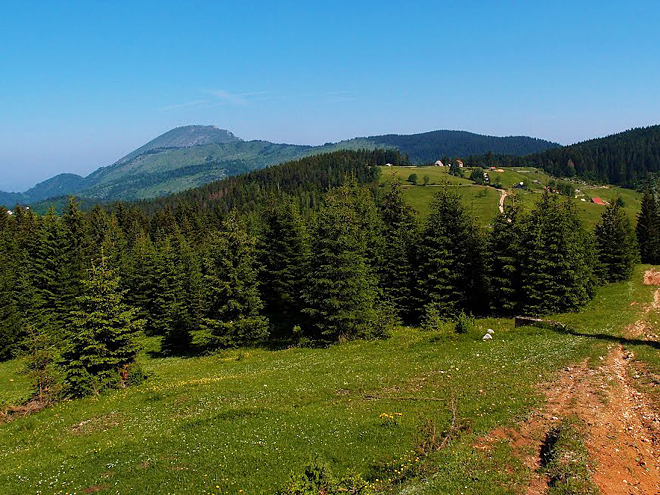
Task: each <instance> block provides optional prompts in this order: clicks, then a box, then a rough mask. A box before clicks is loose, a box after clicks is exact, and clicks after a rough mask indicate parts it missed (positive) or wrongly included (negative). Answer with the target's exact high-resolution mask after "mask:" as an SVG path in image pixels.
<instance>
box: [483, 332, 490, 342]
mask: <svg viewBox="0 0 660 495" xmlns="http://www.w3.org/2000/svg"><path fill="white" fill-rule="evenodd" d="M482 339H483V340H493V336H492V335H491V334H489V333H487V334H486V335H484V336H483V337H482Z"/></svg>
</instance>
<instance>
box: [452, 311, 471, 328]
mask: <svg viewBox="0 0 660 495" xmlns="http://www.w3.org/2000/svg"><path fill="white" fill-rule="evenodd" d="M473 329H474V317H472V315H467V314H465V312H464V311H461V312H460V313H459V315H458V316H457V317H456V324H455V325H454V331H455V332H456V333H469V332H471V331H472V330H473Z"/></svg>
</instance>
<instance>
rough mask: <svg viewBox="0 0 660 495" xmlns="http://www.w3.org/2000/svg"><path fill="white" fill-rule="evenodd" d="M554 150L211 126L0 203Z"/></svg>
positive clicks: (136, 194) (499, 142)
mask: <svg viewBox="0 0 660 495" xmlns="http://www.w3.org/2000/svg"><path fill="white" fill-rule="evenodd" d="M553 146H557V145H555V144H554V143H550V142H548V141H542V140H539V139H533V138H526V137H505V138H498V137H491V136H480V135H478V134H472V133H469V132H461V131H434V132H429V133H424V134H415V135H410V136H400V135H385V136H371V137H366V138H355V139H350V140H347V141H342V142H339V143H327V144H325V145H322V146H301V145H293V144H278V143H271V142H268V141H243V140H241V139H240V138H238V137H236V136H234V135H233V134H232V133H231V132H229V131H226V130H223V129H218V128H216V127H215V126H185V127H178V128H176V129H173V130H171V131H169V132H166V133H165V134H163V135H161V136H159V137H157V138H156V139H154V140H152V141H150V142H149V143H147V144H145V145H144V146H142V147H140V148H138V149H137V150H135V151H133V152H132V153H129V154H128V155H126V156H125V157H123V158H121V159H120V160H118V161H117V162H116V163H114V164H112V165H110V166H107V167H102V168H100V169H98V170H97V171H95V172H93V173H92V174H90V175H89V176H88V177H85V178H83V177H80V176H78V175H75V174H61V175H58V176H56V177H54V178H52V179H49V180H47V181H45V182H42V183H40V184H38V185H37V186H35V187H33V188H32V189H30V190H29V191H26V192H25V193H22V194H17V193H2V192H0V204H5V205H6V206H13V205H14V204H15V203H26V204H33V203H37V202H40V201H43V200H45V199H49V198H54V197H57V196H63V195H67V194H76V195H79V196H81V197H85V198H91V199H94V200H98V201H114V200H136V199H148V198H155V197H159V196H164V195H168V194H172V193H176V192H180V191H184V190H186V189H190V188H193V187H198V186H202V185H204V184H208V183H210V182H213V181H217V180H221V179H224V178H226V177H231V176H234V175H239V174H242V173H245V172H249V171H251V170H257V169H261V168H265V167H268V166H271V165H275V164H280V163H284V162H287V161H290V160H296V159H299V158H302V157H305V156H310V155H316V154H320V153H326V152H331V151H337V150H357V149H368V150H373V149H377V148H386V149H395V150H398V151H400V152H401V153H402V154H405V155H408V156H409V157H410V159H411V161H412V162H413V163H422V162H431V161H435V160H437V159H438V158H441V157H443V156H445V155H449V156H457V155H461V156H463V155H468V154H479V153H486V152H493V153H506V154H509V155H518V154H525V153H532V152H536V151H540V150H544V149H547V148H549V147H553Z"/></svg>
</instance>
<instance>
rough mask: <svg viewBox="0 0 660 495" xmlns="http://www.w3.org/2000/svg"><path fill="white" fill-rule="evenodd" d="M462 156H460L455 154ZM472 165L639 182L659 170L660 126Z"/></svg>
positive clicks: (473, 160) (471, 160) (472, 158)
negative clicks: (520, 168) (532, 168)
mask: <svg viewBox="0 0 660 495" xmlns="http://www.w3.org/2000/svg"><path fill="white" fill-rule="evenodd" d="M456 156H460V155H456ZM468 161H469V163H470V164H471V165H478V166H492V165H497V166H504V167H507V166H514V167H530V166H532V167H538V168H541V169H543V170H545V171H546V172H548V173H549V174H551V175H554V176H558V177H575V176H577V177H581V178H584V179H589V180H596V181H602V182H605V183H609V184H620V185H636V184H639V183H640V182H641V181H643V180H645V179H646V178H648V177H649V176H651V175H654V174H656V173H657V172H659V171H660V125H656V126H651V127H643V128H638V129H632V130H629V131H625V132H621V133H619V134H613V135H611V136H607V137H604V138H600V139H592V140H590V141H584V142H582V143H577V144H573V145H571V146H564V147H557V148H553V149H548V150H546V151H543V152H540V153H535V154H532V155H529V156H525V157H517V156H512V154H509V156H502V155H501V154H500V155H499V156H492V157H491V158H490V160H489V159H488V158H487V157H486V156H484V155H482V156H470V157H468Z"/></svg>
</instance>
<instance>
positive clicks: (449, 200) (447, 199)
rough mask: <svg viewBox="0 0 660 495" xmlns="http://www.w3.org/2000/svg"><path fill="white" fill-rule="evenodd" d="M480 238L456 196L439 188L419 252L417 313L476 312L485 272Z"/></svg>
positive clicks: (480, 298) (480, 301)
mask: <svg viewBox="0 0 660 495" xmlns="http://www.w3.org/2000/svg"><path fill="white" fill-rule="evenodd" d="M481 242H482V240H481V237H480V235H479V232H478V231H477V229H476V227H475V225H474V224H473V223H472V220H471V219H470V217H469V216H468V214H467V212H466V211H465V208H463V206H462V205H461V202H460V198H459V196H458V194H457V193H456V192H454V191H450V190H449V188H448V186H445V187H443V188H440V190H439V191H438V192H437V193H436V195H435V197H434V199H433V202H432V203H431V213H430V215H429V217H428V219H427V220H426V224H425V226H424V230H423V233H422V239H421V245H420V251H419V274H418V286H417V297H418V301H419V303H418V311H419V313H420V315H421V314H423V313H424V312H425V311H426V309H425V308H426V306H427V305H433V306H434V307H435V309H436V310H437V311H438V312H439V313H440V314H441V315H443V316H456V315H458V313H460V312H461V311H470V312H472V311H475V312H476V311H479V310H480V305H481V304H482V303H483V301H484V300H485V298H484V297H483V283H482V280H483V278H484V275H485V273H484V270H483V259H482V257H481Z"/></svg>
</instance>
